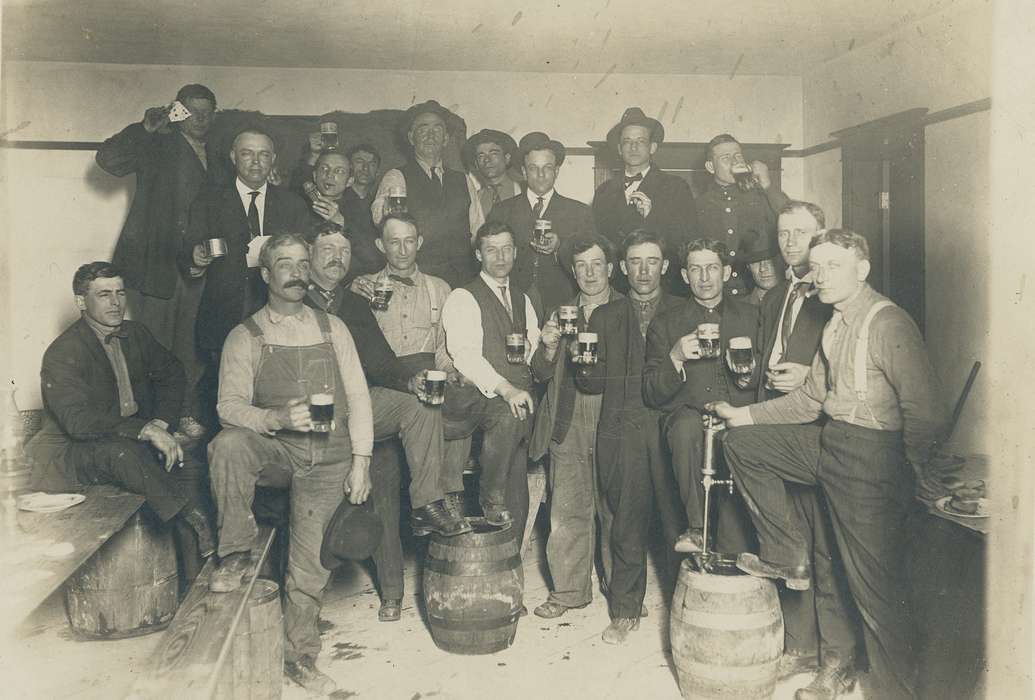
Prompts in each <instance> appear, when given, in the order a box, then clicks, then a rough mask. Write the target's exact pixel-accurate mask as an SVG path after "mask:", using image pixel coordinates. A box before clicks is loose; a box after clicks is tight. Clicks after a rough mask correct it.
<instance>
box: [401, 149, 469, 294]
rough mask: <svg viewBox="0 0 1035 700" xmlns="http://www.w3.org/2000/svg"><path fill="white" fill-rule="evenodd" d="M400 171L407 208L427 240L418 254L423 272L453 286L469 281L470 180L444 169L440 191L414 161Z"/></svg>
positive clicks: (453, 171)
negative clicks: (468, 187)
mask: <svg viewBox="0 0 1035 700" xmlns="http://www.w3.org/2000/svg"><path fill="white" fill-rule="evenodd" d="M399 171H400V172H401V173H402V174H403V177H405V178H406V206H407V208H408V209H409V212H410V214H412V215H413V217H414V218H415V219H416V220H417V227H418V230H419V231H420V233H421V235H422V236H423V237H424V245H423V246H421V249H420V251H419V252H418V253H417V263H418V264H419V265H420V268H421V271H422V272H424V273H425V274H430V275H434V276H435V277H441V278H443V279H444V280H445V281H446V282H449V286H450V287H458V286H460V285H461V284H464V283H466V282H468V281H469V280H470V279H471V275H472V273H473V262H472V261H473V259H474V255H473V253H472V251H471V235H470V234H471V232H470V230H469V229H470V227H471V222H470V218H469V213H470V208H471V195H470V193H469V192H468V190H467V180H466V179H465V178H464V176H463V175H461V174H460V173H458V172H456V171H455V170H448V169H445V168H443V169H442V189H441V190H439V188H438V186H437V185H435V184H433V183H432V181H431V178H429V177H428V175H427V173H425V172H424V169H423V168H421V167H420V165H419V164H418V163H417V162H416V161H415V160H411V161H410V162H408V163H407V164H406V165H404V166H403V167H402V168H400V169H399Z"/></svg>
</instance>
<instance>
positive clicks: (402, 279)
mask: <svg viewBox="0 0 1035 700" xmlns="http://www.w3.org/2000/svg"><path fill="white" fill-rule="evenodd" d="M388 279H390V280H392V281H393V282H399V283H400V284H405V285H406V286H407V287H413V286H415V285H414V282H413V280H412V279H410V278H409V277H402V276H401V275H388Z"/></svg>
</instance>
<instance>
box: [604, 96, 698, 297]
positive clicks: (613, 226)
mask: <svg viewBox="0 0 1035 700" xmlns="http://www.w3.org/2000/svg"><path fill="white" fill-rule="evenodd" d="M664 140H665V128H664V127H663V126H662V125H661V122H659V121H658V120H657V119H651V118H650V117H648V116H647V115H646V114H644V113H643V110H642V109H640V108H639V107H630V108H629V109H627V110H625V113H624V114H623V115H622V119H621V121H619V122H618V123H617V124H616V125H615V126H614V127H613V128H612V129H611V131H609V132H608V134H607V143H608V147H609V148H616V149H617V150H618V155H619V156H620V157H621V160H622V165H623V171H622V175H621V177H612V178H611V179H610V180H608V181H607V182H605V183H604V184H602V185H601V186H600V187H598V188H597V191H596V193H595V194H594V195H593V218H594V221H595V222H596V228H597V231H599V232H600V233H601V234H603V235H604V236H606V237H607V238H608V239H610V240H611V242H612V243H614V244H615V245H618V244H620V243H621V241H622V239H623V238H624V237H625V236H626V234H628V233H629V232H631V231H634V230H636V229H641V228H642V229H647V230H649V231H654V232H655V233H657V234H658V235H660V236H661V238H662V239H663V240H664V241H665V249H666V250H667V251H668V255H669V266H668V272H667V273H666V274H665V277H664V279H663V281H662V284H663V285H664V287H665V289H666V291H668V292H669V293H672V294H677V295H678V296H686V294H687V287H686V284H685V283H684V282H683V280H682V279H681V278H680V275H679V270H680V269H682V265H683V261H681V260H679V259H678V258H679V255H678V253H677V252H676V251H679V250H680V249H681V248H682V246H683V245H684V244H685V243H687V242H688V241H690V240H691V239H693V238H696V237H697V213H696V208H695V207H694V195H693V193H692V192H691V191H690V185H688V184H687V183H686V181H685V180H684V179H683V178H681V177H678V176H676V175H670V174H669V173H666V172H664V171H662V170H661V169H660V168H658V167H657V166H656V165H654V163H653V162H652V160H651V159H652V158H653V156H654V154H655V153H657V150H658V148H659V147H660V146H661V143H662V141H664ZM615 284H616V285H617V286H619V287H621V288H622V289H623V291H624V289H627V288H628V283H627V282H626V281H625V280H623V279H620V278H616V279H615Z"/></svg>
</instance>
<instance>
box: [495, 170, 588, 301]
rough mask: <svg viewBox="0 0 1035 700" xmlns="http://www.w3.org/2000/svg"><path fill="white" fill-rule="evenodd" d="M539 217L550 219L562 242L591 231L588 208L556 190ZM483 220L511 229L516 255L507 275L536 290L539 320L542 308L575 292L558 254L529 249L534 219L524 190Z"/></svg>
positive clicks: (497, 206) (515, 282) (521, 285)
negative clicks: (538, 302) (535, 269)
mask: <svg viewBox="0 0 1035 700" xmlns="http://www.w3.org/2000/svg"><path fill="white" fill-rule="evenodd" d="M540 218H542V219H549V220H550V222H551V223H552V224H553V232H554V233H555V234H556V235H557V237H558V238H560V239H561V244H562V245H563V244H564V242H565V241H567V240H569V239H571V238H572V237H574V236H578V235H582V234H590V233H593V232H594V227H593V213H592V210H590V208H589V207H588V206H586V205H585V204H583V203H582V202H579V201H576V200H574V199H569V198H568V197H565V196H563V195H561V194H559V193H558V192H556V191H555V192H554V193H553V197H551V198H550V206H548V207H547V208H546V210H545V211H543V213H542V214H541V215H540ZM486 221H497V222H500V223H505V224H508V225H509V226H510V227H511V229H512V231H513V232H514V239H515V240H514V245H515V246H516V247H517V259H516V260H515V261H514V269H513V270H511V273H510V278H511V280H513V282H514V284H515V285H516V286H517V287H519V288H520V289H525V290H528V291H529V292H531V291H532V290H533V289H535V290H537V291H538V292H539V295H540V297H541V300H542V307H541V308H536V313H537V314H538V315H539V318H540V320H543V312H544V311H545V310H547V309H554V308H556V307H557V306H558V305H560V304H562V303H563V302H564V300H565V299H569V298H570V297H571V296H572V295H573V294H575V292H576V288H575V283H574V281H573V280H572V278H571V274H570V273H569V272H568V271H567V270H565V269H564V267H563V266H562V264H561V262H560V260H559V256H558V255H557V254H554V255H541V254H539V253H537V252H535V251H534V250H533V249H532V246H531V245H530V243H529V242H530V241H531V238H532V229H533V228H534V225H535V219H534V218H533V217H532V206H531V205H530V204H529V203H528V197H527V196H526V194H525V193H524V192H522V193H521V194H519V195H517V196H515V197H511V198H509V199H505V200H503V201H502V202H500V203H499V204H497V205H496V206H494V207H493V208H492V211H490V212H489V214H488V216H486ZM536 261H538V268H539V269H538V274H537V276H536V277H537V280H536V283H535V284H534V285H533V284H532V276H533V268H534V267H535V266H536Z"/></svg>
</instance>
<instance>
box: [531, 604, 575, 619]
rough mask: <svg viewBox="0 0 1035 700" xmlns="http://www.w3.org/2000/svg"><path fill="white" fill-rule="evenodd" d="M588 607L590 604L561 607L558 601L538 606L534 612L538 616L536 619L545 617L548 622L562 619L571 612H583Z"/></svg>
mask: <svg viewBox="0 0 1035 700" xmlns="http://www.w3.org/2000/svg"><path fill="white" fill-rule="evenodd" d="M586 605H589V603H586V604H585V605H573V606H571V607H569V606H567V605H561V604H560V603H558V602H556V601H553V600H548V601H546V602H545V603H543V604H542V605H537V606H536V608H535V610H533V611H532V612H534V613H535V614H536V617H545V618H546V619H547V620H552V619H553V618H555V617H560V616H561V615H563V614H564V613H566V612H568V611H569V610H581V609H582V608H584V607H586Z"/></svg>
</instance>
